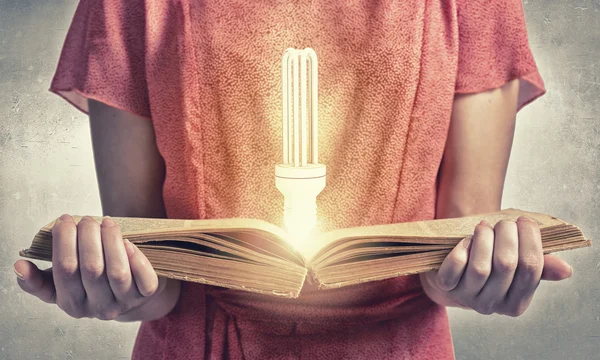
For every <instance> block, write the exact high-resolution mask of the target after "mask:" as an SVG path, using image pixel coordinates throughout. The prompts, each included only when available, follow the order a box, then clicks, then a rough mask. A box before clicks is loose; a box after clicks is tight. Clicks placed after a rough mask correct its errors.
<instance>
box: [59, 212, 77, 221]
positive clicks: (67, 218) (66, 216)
mask: <svg viewBox="0 0 600 360" xmlns="http://www.w3.org/2000/svg"><path fill="white" fill-rule="evenodd" d="M58 220H60V221H75V220H73V217H72V216H71V215H69V214H63V215H61V216H60V217H59V218H58Z"/></svg>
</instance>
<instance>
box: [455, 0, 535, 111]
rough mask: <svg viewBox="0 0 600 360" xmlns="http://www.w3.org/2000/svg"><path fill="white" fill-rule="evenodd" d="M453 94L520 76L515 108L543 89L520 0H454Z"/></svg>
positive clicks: (533, 98) (497, 85) (472, 91)
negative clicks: (455, 51) (455, 66)
mask: <svg viewBox="0 0 600 360" xmlns="http://www.w3.org/2000/svg"><path fill="white" fill-rule="evenodd" d="M457 12H458V14H457V16H458V44H459V45H458V46H459V55H458V74H457V79H456V92H457V93H477V92H482V91H486V90H490V89H494V88H498V87H501V86H502V85H504V84H506V83H507V82H509V81H511V80H514V79H520V83H521V85H520V91H519V102H518V109H521V108H522V107H523V106H525V105H527V104H528V103H530V102H532V101H533V100H535V99H537V98H538V97H540V96H541V95H543V94H544V93H545V92H546V90H545V88H544V82H543V80H542V78H541V76H540V74H539V72H538V69H537V66H536V63H535V60H534V58H533V55H532V53H531V49H530V48H529V41H528V37H527V27H526V24H525V14H524V10H523V4H522V3H521V0H458V3H457Z"/></svg>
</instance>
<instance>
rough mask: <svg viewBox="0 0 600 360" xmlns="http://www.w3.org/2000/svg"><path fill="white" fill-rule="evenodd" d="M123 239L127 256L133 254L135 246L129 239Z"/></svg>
mask: <svg viewBox="0 0 600 360" xmlns="http://www.w3.org/2000/svg"><path fill="white" fill-rule="evenodd" d="M123 241H124V242H125V251H126V252H127V256H128V257H131V255H133V253H134V252H135V248H134V247H133V244H132V243H131V241H129V239H123Z"/></svg>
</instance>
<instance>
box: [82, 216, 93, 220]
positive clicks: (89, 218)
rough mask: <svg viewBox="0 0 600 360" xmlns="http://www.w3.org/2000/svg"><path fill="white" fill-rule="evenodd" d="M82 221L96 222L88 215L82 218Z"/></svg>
mask: <svg viewBox="0 0 600 360" xmlns="http://www.w3.org/2000/svg"><path fill="white" fill-rule="evenodd" d="M81 220H86V221H90V220H94V218H93V217H91V216H88V215H86V216H84V217H82V218H81Z"/></svg>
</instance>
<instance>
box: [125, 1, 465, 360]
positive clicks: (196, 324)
mask: <svg viewBox="0 0 600 360" xmlns="http://www.w3.org/2000/svg"><path fill="white" fill-rule="evenodd" d="M146 7H147V9H146V10H147V12H146V24H145V26H146V34H147V35H146V55H145V56H146V60H145V66H146V69H145V71H146V79H147V83H148V84H147V85H148V91H149V99H150V108H151V113H152V121H153V122H154V124H155V130H156V138H157V144H158V147H159V150H160V152H161V154H162V156H163V157H164V159H165V162H166V168H167V171H166V180H165V184H164V199H165V206H166V209H167V213H168V216H169V217H172V218H226V217H254V218H260V219H263V220H267V221H270V222H273V223H275V224H278V225H280V224H281V220H282V206H283V198H282V196H281V195H280V193H279V192H278V191H277V189H276V188H275V183H274V165H275V164H277V163H278V162H280V158H281V132H282V129H281V126H282V119H281V90H280V88H281V79H280V74H281V68H280V67H281V63H280V59H281V55H282V53H283V51H284V50H285V49H286V48H288V47H294V48H304V47H311V48H313V49H315V51H316V53H317V55H318V58H319V158H320V162H322V163H324V164H325V165H326V166H327V186H326V188H325V189H324V190H323V192H322V193H321V195H320V196H319V198H318V215H319V226H320V228H321V230H323V231H327V230H330V229H334V228H340V227H350V226H360V225H370V224H381V223H390V222H404V221H413V220H421V219H432V218H433V217H434V214H435V198H436V197H435V196H436V178H437V172H438V168H439V164H440V161H441V158H442V153H443V149H444V144H445V139H446V134H447V130H448V126H449V121H450V113H451V106H452V101H453V96H454V90H455V78H456V72H457V61H458V45H457V39H458V34H457V21H456V9H455V5H454V2H453V1H422V0H420V1H419V0H413V1H352V2H335V1H325V0H323V1H294V2H291V1H232V2H212V1H180V2H176V1H165V2H148V3H147V4H146ZM178 343H180V344H185V345H178ZM157 352H162V353H163V355H164V356H165V357H166V358H177V356H178V355H179V356H182V357H185V354H188V355H190V356H191V354H195V355H196V356H197V357H198V358H203V357H204V356H207V357H208V356H210V357H224V358H226V357H229V358H238V357H247V358H285V359H288V358H290V359H292V358H311V359H312V358H352V357H354V358H366V357H372V358H385V357H386V356H387V358H394V359H397V358H404V357H413V356H414V357H420V358H437V359H443V358H452V357H453V354H452V345H451V341H450V334H449V330H448V324H447V318H446V314H445V310H444V309H442V308H440V307H438V306H437V305H434V304H433V303H432V302H431V301H430V300H429V299H428V298H427V297H426V296H425V295H424V294H423V292H422V289H421V287H420V284H419V281H418V278H417V277H415V276H408V277H401V278H396V279H391V280H386V281H381V282H375V283H369V284H365V285H360V286H353V287H349V288H343V289H337V290H331V291H317V290H315V289H312V288H306V289H304V290H303V293H302V295H301V297H300V299H298V300H294V301H288V300H279V299H274V298H271V297H265V296H259V295H255V294H249V293H242V292H237V291H232V290H226V289H221V288H214V287H207V286H203V285H198V284H189V283H186V284H185V285H184V287H183V291H182V295H181V300H180V303H179V304H178V306H177V308H176V309H175V310H174V312H173V314H171V315H169V316H168V317H166V318H164V319H161V320H158V321H155V322H151V323H145V324H143V325H142V328H141V329H140V334H139V337H138V342H137V344H136V349H135V352H134V357H137V358H144V357H145V356H148V355H149V354H153V355H157ZM191 357H193V356H191Z"/></svg>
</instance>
